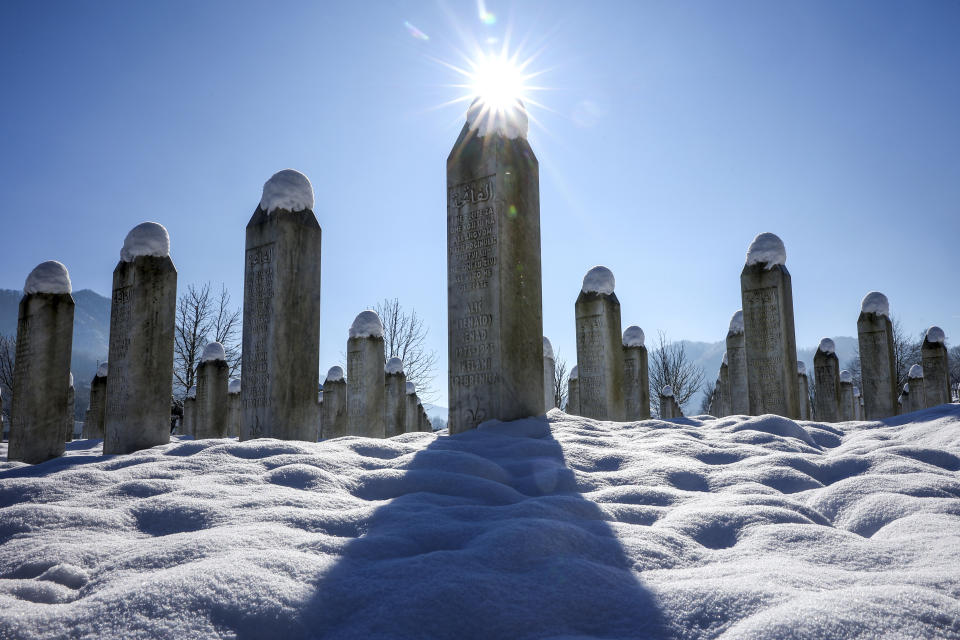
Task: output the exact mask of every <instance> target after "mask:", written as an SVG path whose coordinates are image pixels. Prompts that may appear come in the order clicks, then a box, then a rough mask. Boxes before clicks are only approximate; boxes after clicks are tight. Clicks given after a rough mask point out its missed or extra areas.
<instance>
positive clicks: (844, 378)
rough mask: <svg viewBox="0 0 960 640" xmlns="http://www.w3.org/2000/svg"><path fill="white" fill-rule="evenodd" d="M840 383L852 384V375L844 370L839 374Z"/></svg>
mask: <svg viewBox="0 0 960 640" xmlns="http://www.w3.org/2000/svg"><path fill="white" fill-rule="evenodd" d="M840 382H850V383H852V382H853V374H852V373H850V372H849V371H847V370H846V369H844V370H843V371H841V372H840Z"/></svg>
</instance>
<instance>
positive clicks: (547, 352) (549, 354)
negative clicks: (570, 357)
mask: <svg viewBox="0 0 960 640" xmlns="http://www.w3.org/2000/svg"><path fill="white" fill-rule="evenodd" d="M543 357H544V358H550V359H551V360H553V345H552V344H550V338H548V337H547V336H543Z"/></svg>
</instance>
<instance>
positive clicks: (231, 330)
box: [173, 282, 243, 397]
mask: <svg viewBox="0 0 960 640" xmlns="http://www.w3.org/2000/svg"><path fill="white" fill-rule="evenodd" d="M242 321H243V316H242V315H241V311H240V309H234V308H232V307H231V306H230V293H229V292H228V291H227V289H226V287H225V286H223V285H221V287H220V293H219V294H214V293H212V292H211V290H210V283H209V282H207V283H205V284H203V285H201V286H199V287H197V286H194V285H190V286H189V287H187V290H186V291H185V292H184V293H182V294H180V296H178V298H177V321H176V329H175V340H174V351H173V355H174V361H173V384H174V387H175V395H177V396H181V397H182V396H183V395H185V394H186V392H187V390H188V389H189V388H190V387H192V386H194V385H195V384H196V374H197V365H199V364H200V356H201V355H203V348H204V347H205V346H206V345H207V343H209V342H214V341H216V342H219V343H220V344H222V345H223V349H224V351H225V352H226V354H227V364H228V365H230V375H231V376H232V377H235V376H236V374H237V373H238V372H239V370H240V339H239V338H240V328H241V323H242Z"/></svg>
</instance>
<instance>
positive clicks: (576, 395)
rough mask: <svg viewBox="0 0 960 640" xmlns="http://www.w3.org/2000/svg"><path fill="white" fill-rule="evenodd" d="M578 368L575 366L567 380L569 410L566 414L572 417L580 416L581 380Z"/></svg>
mask: <svg viewBox="0 0 960 640" xmlns="http://www.w3.org/2000/svg"><path fill="white" fill-rule="evenodd" d="M578 376H579V371H578V369H577V366H576V365H574V366H573V369H571V370H570V377H569V378H567V408H566V412H567V413H568V414H570V415H571V416H578V415H580V379H579V377H578Z"/></svg>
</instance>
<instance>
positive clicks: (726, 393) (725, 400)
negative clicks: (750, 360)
mask: <svg viewBox="0 0 960 640" xmlns="http://www.w3.org/2000/svg"><path fill="white" fill-rule="evenodd" d="M717 390H718V391H719V396H720V415H721V416H729V415H730V414H731V413H732V411H731V409H730V406H731V404H732V403H731V401H730V364H729V361H728V354H727V353H724V354H723V360H722V361H721V362H720V371H719V375H718V376H717Z"/></svg>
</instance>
